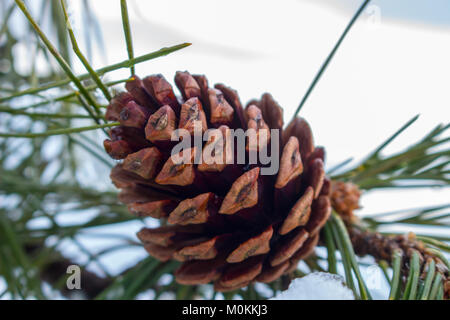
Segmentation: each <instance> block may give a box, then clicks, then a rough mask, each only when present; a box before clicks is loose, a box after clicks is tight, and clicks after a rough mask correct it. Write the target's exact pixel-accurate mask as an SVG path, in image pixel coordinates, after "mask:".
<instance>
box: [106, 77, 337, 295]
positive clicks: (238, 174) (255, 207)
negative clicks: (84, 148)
mask: <svg viewBox="0 0 450 320" xmlns="http://www.w3.org/2000/svg"><path fill="white" fill-rule="evenodd" d="M175 83H176V85H177V87H178V89H179V90H180V92H181V95H182V98H179V99H178V98H177V97H176V96H175V93H174V92H173V90H172V86H171V85H170V84H169V83H168V82H167V81H166V80H165V79H164V77H163V76H162V75H153V76H148V77H146V78H144V79H143V80H141V79H139V78H138V77H137V76H134V77H133V78H132V79H131V80H130V81H128V82H127V84H126V89H127V92H122V93H119V94H118V95H116V96H115V97H114V98H113V99H112V101H111V104H110V105H109V106H108V110H107V114H106V116H107V119H108V120H112V121H119V122H120V123H121V125H120V126H118V127H115V128H113V129H112V130H111V132H110V139H108V140H105V142H104V146H105V149H106V151H107V152H108V153H109V155H110V156H111V157H112V158H114V159H118V160H123V161H121V162H120V163H119V164H117V165H116V167H115V168H113V170H112V172H111V179H112V181H113V183H114V184H115V186H116V187H118V188H120V189H121V192H120V200H121V201H122V202H124V203H126V204H127V205H128V208H129V210H130V211H131V212H132V213H133V214H135V215H137V216H140V217H153V218H156V219H161V222H162V223H161V225H162V226H161V227H159V228H143V229H142V230H141V231H139V232H138V237H139V239H140V240H141V241H142V242H143V244H144V247H145V249H146V250H147V251H148V253H149V254H150V255H152V256H154V257H155V258H157V259H159V260H161V261H167V260H170V259H175V260H178V261H181V262H183V263H182V265H181V267H180V268H179V269H178V270H177V271H176V273H175V276H176V280H177V281H178V282H179V283H182V284H193V285H195V284H204V283H209V282H214V286H215V289H216V290H218V291H230V290H235V289H238V288H242V287H245V286H247V285H248V284H249V283H251V282H253V281H260V282H266V283H268V282H272V281H274V280H276V279H277V278H279V277H280V276H281V275H283V274H285V273H287V272H290V271H292V270H294V269H295V268H296V266H297V263H298V262H299V261H300V260H301V259H303V258H305V257H307V256H308V255H309V254H310V253H311V252H312V251H313V250H314V247H315V246H316V244H317V241H318V233H319V230H320V229H321V227H322V226H323V225H324V224H325V222H326V221H327V219H328V217H329V215H330V200H329V197H328V193H329V190H330V185H329V184H330V182H329V180H328V179H327V178H326V177H325V173H324V164H323V162H324V150H323V148H315V146H314V143H313V136H312V132H311V129H310V127H309V125H308V123H307V122H306V121H305V120H304V119H302V118H296V119H294V120H293V121H292V122H291V123H290V124H289V125H288V126H287V127H286V128H285V129H283V110H282V109H281V108H280V106H279V105H278V103H277V102H276V101H275V100H274V99H273V98H272V96H271V95H270V94H267V93H266V94H264V95H263V96H262V98H261V100H258V101H252V102H250V103H249V104H248V105H247V106H246V108H243V106H242V105H241V102H240V100H239V97H238V94H237V92H236V91H235V90H233V89H231V88H229V87H227V86H225V85H223V84H216V85H215V86H214V88H209V87H208V81H207V79H206V78H205V76H202V75H190V74H189V73H188V72H177V73H176V76H175ZM194 123H196V124H197V127H196V128H195V126H194ZM177 128H183V129H186V130H187V131H188V132H189V133H190V134H191V135H197V136H198V135H200V134H203V133H205V132H206V130H207V129H208V128H210V129H211V128H214V129H216V130H215V131H211V132H216V133H217V132H220V133H222V136H225V137H228V135H229V134H230V129H243V130H246V129H247V128H250V129H254V130H255V132H256V137H259V139H256V138H254V137H253V138H251V137H248V138H247V140H246V146H245V159H244V160H245V161H244V162H243V163H239V161H236V158H237V154H236V148H235V150H234V151H233V149H231V148H230V145H229V141H231V140H227V139H222V140H220V139H216V138H214V137H213V136H214V135H211V136H208V135H207V136H206V137H207V139H206V142H205V143H204V144H203V146H202V145H201V144H200V146H199V145H195V144H192V145H191V148H190V149H189V150H188V152H186V153H185V154H184V157H183V158H182V161H181V162H180V161H178V160H177V161H176V160H174V157H172V156H171V151H172V148H173V147H174V146H175V144H176V143H177V142H174V141H171V136H172V133H173V132H174V130H176V129H177ZM269 129H278V130H279V133H280V134H279V137H277V136H276V135H274V136H271V135H270V133H271V131H269ZM196 130H197V131H196ZM263 133H269V134H268V135H267V136H266V138H265V139H264V138H261V137H264V135H263ZM200 141H201V140H200ZM218 141H221V142H222V143H221V144H219V147H218V148H217V149H216V144H217V143H219V142H218ZM207 147H214V150H215V151H214V155H215V156H216V157H215V159H222V160H227V161H223V162H224V163H217V161H216V162H212V163H211V161H207V160H208V159H209V158H208V154H207V153H206V150H207V149H208V148H207ZM264 148H267V150H271V152H272V153H271V154H270V155H271V157H274V158H275V157H276V158H277V159H278V160H279V162H280V165H279V170H276V172H275V173H274V174H272V175H264V174H262V172H263V170H264V169H265V168H266V169H267V167H269V165H268V164H267V163H265V162H264V164H263V163H262V162H263V161H262V160H261V159H259V160H258V162H257V163H252V164H251V163H249V154H250V152H252V151H256V150H262V149H264ZM199 150H200V151H199ZM209 151H211V148H210V150H209ZM217 153H218V154H217ZM217 156H218V157H217ZM194 159H197V160H198V159H201V160H202V163H200V164H193V162H192V160H194ZM233 159H234V161H232V160H233ZM209 160H211V159H209ZM228 160H231V161H228ZM166 222H167V224H166Z"/></svg>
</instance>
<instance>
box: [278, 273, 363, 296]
mask: <svg viewBox="0 0 450 320" xmlns="http://www.w3.org/2000/svg"><path fill="white" fill-rule="evenodd" d="M354 299H355V297H354V295H353V292H352V291H351V290H350V289H349V288H347V287H346V286H345V285H344V279H343V278H342V277H341V276H338V275H335V274H331V273H326V272H314V273H311V274H309V275H307V276H305V277H303V278H297V279H295V280H293V281H292V282H291V284H290V286H289V288H288V289H287V290H286V291H282V292H281V293H279V294H277V295H276V296H275V297H273V298H272V299H271V300H354Z"/></svg>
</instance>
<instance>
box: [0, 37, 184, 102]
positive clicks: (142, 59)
mask: <svg viewBox="0 0 450 320" xmlns="http://www.w3.org/2000/svg"><path fill="white" fill-rule="evenodd" d="M190 45H191V43H182V44H179V45H175V46H171V47H167V48H162V49H160V50H158V51H155V52H151V53H147V54H144V55H142V56H139V57H136V58H134V59H130V60H124V61H122V62H119V63H115V64H112V65H109V66H106V67H103V68H100V69H97V70H95V72H96V73H97V74H98V75H99V76H103V75H104V74H106V73H108V72H112V71H116V70H119V69H122V68H130V67H131V66H134V65H136V64H139V63H142V62H146V61H148V60H152V59H155V58H159V57H162V56H165V55H168V54H170V53H173V52H175V51H178V50H181V49H183V48H186V47H188V46H190ZM89 76H90V75H89V73H85V74H82V75H80V76H78V77H77V79H78V80H79V81H82V80H86V79H88V78H89ZM71 81H72V80H71V79H70V78H67V79H63V80H59V81H55V82H52V83H49V84H45V85H41V86H39V87H38V88H30V89H26V90H23V91H19V92H16V93H14V94H12V95H10V96H7V97H2V98H0V102H5V101H8V100H11V99H13V98H17V97H21V96H25V95H30V94H37V93H40V92H42V91H46V90H49V89H52V88H58V87H63V86H65V85H67V84H69V83H70V82H71Z"/></svg>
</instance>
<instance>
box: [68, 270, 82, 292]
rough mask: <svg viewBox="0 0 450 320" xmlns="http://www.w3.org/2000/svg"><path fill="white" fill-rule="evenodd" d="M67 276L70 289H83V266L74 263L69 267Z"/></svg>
mask: <svg viewBox="0 0 450 320" xmlns="http://www.w3.org/2000/svg"><path fill="white" fill-rule="evenodd" d="M66 273H67V274H69V277H67V280H66V286H67V289H69V290H80V289H81V268H80V266H78V265H76V264H72V265H70V266H68V267H67V271H66Z"/></svg>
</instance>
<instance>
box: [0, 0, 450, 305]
mask: <svg viewBox="0 0 450 320" xmlns="http://www.w3.org/2000/svg"><path fill="white" fill-rule="evenodd" d="M58 3H59V1H46V0H42V1H41V0H33V1H27V2H26V4H27V5H28V7H29V9H30V11H31V13H32V14H33V16H34V17H35V18H36V19H38V21H39V23H40V24H41V26H42V27H43V29H44V30H45V31H46V32H47V35H48V36H49V38H50V39H51V40H52V41H53V42H54V43H57V44H58V48H59V50H60V52H61V53H62V54H63V55H65V57H66V58H67V60H68V61H70V62H71V64H72V66H73V70H75V71H76V73H78V74H81V73H84V72H85V71H84V67H83V66H82V64H81V63H80V62H79V61H78V60H77V59H76V57H75V56H74V54H73V53H72V51H71V49H70V44H69V43H68V40H67V34H66V31H65V30H64V29H62V28H61V24H62V25H63V24H64V20H63V18H61V16H60V15H59V13H58V12H59V11H58V10H61V9H60V8H59V6H58ZM359 5H360V1H356V0H355V1H354V0H320V1H319V0H314V1H313V0H285V1H273V0H258V1H256V0H254V1H253V0H248V1H238V0H228V1H226V2H224V1H211V0H204V1H200V0H193V1H181V0H166V1H137V0H134V1H133V0H129V1H128V10H129V16H130V23H131V31H132V35H133V45H134V52H135V56H139V55H142V54H145V53H148V52H152V51H155V50H157V49H159V48H161V47H165V46H171V45H174V44H178V43H182V42H191V43H192V44H193V45H192V46H190V47H188V48H186V49H183V50H181V51H179V52H176V53H173V54H171V55H169V56H166V57H161V58H158V59H155V60H152V61H149V62H145V63H142V64H139V65H137V66H136V74H138V75H139V76H141V77H144V76H146V75H149V74H154V73H162V74H163V75H164V76H165V77H166V78H168V79H172V78H173V75H174V74H175V72H176V71H177V70H188V71H189V72H191V73H202V74H205V75H207V77H208V78H209V80H210V83H216V82H223V83H225V84H227V85H229V86H231V87H233V88H235V89H237V90H238V92H239V94H240V97H241V100H242V101H243V102H246V101H249V100H250V99H252V98H258V97H260V96H261V94H262V93H264V92H270V93H271V94H272V95H273V96H274V98H275V99H276V100H277V101H278V102H279V103H280V105H281V106H282V107H283V108H284V115H285V119H286V120H285V122H287V121H288V120H289V119H290V118H291V117H292V115H293V114H294V111H295V109H296V108H297V106H298V104H299V102H300V100H301V98H302V96H303V94H304V93H305V91H306V89H307V88H308V86H309V84H310V83H311V81H312V79H313V77H314V75H315V74H316V72H317V70H318V69H319V68H320V66H321V65H322V63H323V61H324V60H325V58H326V57H327V55H328V53H329V52H330V50H331V49H332V48H333V46H334V44H335V42H336V41H337V39H338V38H339V36H340V34H341V33H342V31H343V30H344V28H345V26H346V25H347V23H348V21H349V20H350V19H351V17H352V15H353V14H354V12H355V11H356V9H357V8H358V6H359ZM67 6H68V9H69V16H70V21H71V24H72V26H73V30H74V32H75V35H76V36H77V39H78V43H79V45H80V49H81V51H83V52H84V53H85V55H86V56H87V57H88V60H89V61H90V63H91V64H92V66H93V67H94V68H100V67H102V66H105V65H108V64H112V63H116V62H119V61H123V60H125V59H127V58H128V56H127V51H126V46H125V38H124V33H123V29H122V19H121V10H120V2H119V1H116V0H114V1H111V0H96V1H83V0H70V1H67ZM12 8H13V1H9V0H2V1H1V3H0V16H1V17H2V19H1V23H0V26H1V28H2V29H1V33H0V87H1V90H2V91H3V92H2V95H3V96H4V95H6V93H7V92H11V91H14V90H17V89H19V88H22V89H25V88H27V87H30V86H33V85H35V84H39V83H45V81H46V80H53V79H57V78H58V77H62V75H61V73H60V72H61V71H59V68H58V66H57V64H56V63H55V61H54V60H53V59H52V57H49V56H48V54H46V53H45V50H43V48H42V45H40V44H39V41H38V39H37V37H36V35H35V34H34V32H32V31H31V29H30V26H29V24H28V22H27V21H26V20H25V19H24V16H23V14H22V12H20V10H17V9H12ZM449 40H450V2H449V1H447V0H435V1H425V0H395V1H392V0H379V1H376V0H374V1H371V3H370V4H369V6H368V7H367V8H366V9H365V11H364V12H363V13H362V15H361V17H360V18H359V19H358V21H357V22H356V24H355V25H354V27H353V28H352V30H351V31H350V33H349V34H348V36H347V37H346V39H345V40H344V42H343V44H342V46H341V48H340V49H339V51H338V52H337V54H336V55H335V57H334V59H333V61H332V62H331V64H330V65H329V67H328V69H327V71H326V72H325V74H324V75H323V77H322V79H321V81H320V82H319V83H318V85H317V86H316V88H315V90H314V91H313V93H312V94H311V96H310V97H309V100H308V101H307V103H306V104H305V106H304V107H303V108H302V110H301V112H300V115H301V116H302V117H305V118H306V119H307V120H308V121H309V123H310V124H311V126H312V128H313V132H314V134H315V141H316V144H318V145H323V146H325V147H326V150H327V163H326V165H327V167H328V168H330V167H333V166H334V165H336V164H338V163H340V162H342V161H344V160H346V159H348V158H350V157H352V158H354V159H355V161H358V160H360V159H362V158H363V157H364V156H365V155H367V154H368V153H370V152H371V151H372V150H373V149H374V148H375V147H376V146H377V145H379V144H380V143H382V142H383V141H384V140H385V139H386V138H387V137H388V136H389V135H391V134H393V133H394V132H395V131H396V130H397V129H398V128H399V127H401V126H402V125H403V124H404V123H405V122H407V121H408V120H409V119H411V118H412V117H413V116H414V115H416V114H420V118H419V120H418V121H417V122H416V123H415V124H414V125H413V126H412V127H410V128H409V129H408V130H407V131H406V132H405V133H403V134H402V135H401V136H400V137H399V138H398V139H397V140H395V141H394V142H393V143H392V144H391V145H390V146H389V147H388V148H387V149H386V150H385V151H386V153H390V152H395V151H398V150H401V149H403V148H405V147H407V146H408V145H409V144H410V143H411V142H413V141H416V140H418V139H420V138H421V137H423V136H424V135H425V134H426V132H428V131H430V130H431V129H432V128H433V127H434V126H436V125H437V124H439V123H442V122H448V120H449V119H450V105H449V103H450V90H449V88H448V84H449V81H450V61H449V59H448V57H450V41H449ZM128 76H129V70H128V69H121V70H117V71H115V72H112V73H108V74H107V76H105V78H103V80H105V81H112V80H118V79H123V78H126V77H128ZM116 88H118V90H120V89H121V88H122V86H121V85H119V86H116ZM54 94H55V96H57V95H58V94H59V93H58V92H57V91H55V92H54ZM96 94H97V95H98V96H99V94H98V92H97V93H96ZM99 99H100V98H99ZM39 101H41V97H39V96H26V97H22V98H20V99H15V100H14V101H11V102H9V103H10V104H11V106H13V107H17V106H19V107H20V106H27V105H30V104H35V103H39ZM104 102H105V101H104ZM105 103H106V102H105ZM69 104H70V103H69ZM49 108H56V109H58V108H61V106H60V105H59V104H58V103H57V102H52V103H50V104H48V105H45V106H43V107H42V108H41V109H39V108H36V109H35V111H39V110H47V111H48V110H49ZM67 108H71V107H70V106H69V105H68V106H67ZM70 121H72V122H71V123H72V124H73V123H76V124H80V125H81V124H83V123H85V121H86V120H83V119H77V120H70ZM46 125H48V124H45V123H39V122H34V121H32V120H31V119H29V118H27V117H25V116H23V117H14V119H12V118H11V117H10V116H8V115H4V114H0V129H2V130H1V131H3V132H4V131H5V130H16V131H19V130H21V129H23V130H26V129H34V130H39V128H42V127H45V126H46ZM84 136H85V137H86V139H89V141H91V142H93V143H94V144H95V143H97V144H98V146H101V142H102V140H103V139H104V137H105V136H104V134H103V132H101V131H100V130H98V131H95V132H89V133H86V134H84ZM64 139H65V138H62V137H58V136H56V137H51V138H48V139H45V140H43V141H42V142H41V143H42V144H41V145H39V146H37V145H34V146H33V143H29V142H28V143H27V142H25V141H24V140H23V139H8V142H7V144H8V145H7V146H5V144H6V142H5V141H6V139H4V140H3V142H2V143H3V145H4V147H3V148H2V150H1V151H0V152H2V157H1V158H2V162H1V165H2V168H3V169H2V170H3V171H2V172H6V171H8V172H9V173H8V174H11V172H16V173H18V172H20V175H18V176H17V177H16V178H14V179H24V180H23V181H24V184H25V185H28V186H30V185H31V184H32V183H33V181H34V180H33V179H36V180H38V181H40V183H44V184H45V183H49V184H52V183H62V184H64V183H65V181H68V179H74V180H71V181H72V182H75V183H76V184H78V185H80V186H81V187H82V188H86V190H98V191H99V192H105V193H103V194H102V195H100V194H99V196H98V198H95V199H87V200H86V199H75V198H74V199H72V198H70V199H68V200H67V203H62V202H63V200H58V201H53V202H52V201H48V199H47V198H46V197H48V195H42V198H41V199H34V200H32V199H31V200H30V198H29V197H28V196H25V195H23V194H20V195H17V194H11V193H13V192H9V191H11V190H12V189H11V188H12V187H11V184H7V183H4V184H3V186H4V189H3V190H2V192H1V194H0V207H1V208H2V211H4V212H7V213H8V214H9V215H11V216H12V217H13V218H14V215H16V217H18V219H19V218H20V219H19V220H18V221H22V222H23V221H25V220H21V219H24V218H23V215H26V214H28V217H27V218H26V223H25V224H24V229H23V230H26V231H27V232H31V231H30V230H38V231H42V230H49V229H52V228H54V227H55V223H56V225H57V226H62V227H63V226H68V227H71V226H73V225H81V224H83V223H87V222H91V221H92V220H93V219H94V218H95V217H98V214H99V212H100V211H102V210H103V211H104V213H105V214H107V213H108V212H109V211H108V210H111V207H102V206H101V205H95V206H90V205H89V203H90V202H89V201H93V202H95V201H104V202H105V203H108V201H110V202H113V200H112V199H113V197H114V192H115V190H114V188H113V186H112V185H111V183H110V181H109V170H110V168H109V167H108V166H107V165H105V163H104V161H102V160H99V159H98V158H96V157H94V156H92V154H91V153H89V152H87V151H86V149H85V148H81V147H80V146H79V145H77V144H76V143H73V142H71V143H69V142H67V141H66V140H64ZM68 144H70V149H68V148H67V146H68ZM30 154H32V155H33V156H32V157H31V158H32V159H28V158H30ZM23 159H28V161H29V162H27V163H23ZM109 162H110V163H112V161H109ZM30 166H35V167H39V166H41V167H40V168H41V169H42V170H41V169H39V170H34V169H27V168H29V167H30ZM27 170H28V171H27ZM5 177H6V174H4V175H3V176H0V183H2V179H5ZM20 177H21V178H20ZM11 179H13V178H11ZM27 179H30V180H29V181H27ZM4 181H5V180H3V182H4ZM8 188H10V189H8ZM14 188H18V187H17V186H16V185H15V184H14ZM106 192H110V193H111V195H110V197H109V198H108V197H107V195H106ZM69 193H70V192H69ZM108 195H109V194H108ZM101 197H104V198H105V199H103V198H101ZM101 199H103V200H101ZM449 199H450V190H449V188H414V189H403V190H391V189H386V190H377V191H370V192H367V193H366V194H364V196H363V197H362V206H363V208H362V209H361V210H360V211H359V212H360V214H361V215H369V214H374V213H378V212H386V211H395V210H400V209H407V208H417V207H425V206H429V205H439V204H448V203H449V202H450V201H449ZM44 200H45V201H48V203H44V202H43V201H44ZM33 201H40V205H41V207H40V208H38V209H37V208H35V207H33ZM59 201H61V202H60V203H58V202H59ZM43 203H44V204H45V205H44V206H43V207H42V204H43ZM77 203H78V204H80V203H82V204H83V205H82V206H81V205H77ZM24 205H26V206H28V207H29V208H28V209H27V208H25V207H24ZM60 205H61V206H60ZM119 208H120V206H119V205H117V206H116V207H114V209H117V210H118V211H120V210H123V212H122V211H120V212H122V213H120V214H122V216H120V214H118V216H120V217H123V215H125V213H124V212H125V209H119ZM27 212H28V213H27ZM46 212H47V214H46ZM53 213H58V214H57V215H54V216H53ZM51 217H52V218H51ZM53 219H54V221H52V220H53ZM120 219H122V218H120ZM120 219H119V218H118V220H117V221H119V220H120ZM128 220H129V221H128ZM12 221H14V219H12ZM117 221H116V222H117ZM120 222H121V223H115V222H111V223H109V224H107V225H102V226H96V225H94V226H93V227H92V228H87V229H86V230H83V232H80V233H76V234H70V232H69V233H67V234H64V235H55V234H46V233H45V232H44V236H43V237H44V238H45V242H46V245H47V246H50V247H54V248H57V249H58V251H59V252H63V253H64V256H65V257H68V258H70V259H71V260H73V261H74V262H76V263H79V264H82V265H85V264H87V268H88V270H91V271H94V272H96V273H99V274H102V275H114V274H117V273H120V272H122V271H123V270H125V269H127V268H130V267H132V266H134V265H135V264H136V262H137V261H139V260H141V259H142V258H144V257H146V253H145V251H144V250H143V248H141V247H140V246H138V245H132V244H133V243H135V241H136V237H135V233H136V231H138V230H139V229H140V228H141V226H142V224H143V223H145V224H150V225H151V224H152V223H153V222H152V221H140V220H139V221H138V220H130V218H127V219H125V218H123V219H122V220H120ZM388 228H395V230H396V231H410V230H412V229H413V228H411V227H410V226H409V225H408V226H407V227H405V226H402V225H395V226H388ZM426 228H427V229H426V231H425V232H429V233H431V234H435V235H442V236H449V234H448V228H444V227H432V228H431V227H426ZM24 232H25V231H24ZM130 244H131V245H130ZM121 246H122V247H121ZM112 247H114V250H110V252H105V254H103V251H104V250H108V248H112ZM99 252H102V254H101V255H99V256H98V257H96V255H97V254H98V253H99ZM93 256H94V258H93ZM97 258H98V259H97ZM0 261H1V257H0ZM0 263H2V262H0ZM160 281H161V283H162V284H163V285H164V284H167V285H169V284H170V283H171V281H172V280H171V278H170V276H167V277H166V278H162V279H160ZM5 288H6V284H5V281H4V280H1V278H0V293H1V292H2V291H4V290H5ZM44 290H45V292H44V294H45V295H47V296H50V297H52V298H59V297H61V296H60V294H59V293H58V292H57V291H53V290H52V289H51V288H50V287H48V288H44ZM154 294H155V293H148V292H147V293H146V294H145V295H143V296H141V297H143V298H149V297H150V298H151V297H154ZM384 295H385V293H384V291H383V288H380V290H379V295H378V297H380V298H381V297H384ZM8 297H11V296H10V295H9V293H6V294H5V295H4V296H2V298H8ZM163 297H164V296H163ZM167 298H173V296H170V295H169V296H167Z"/></svg>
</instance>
